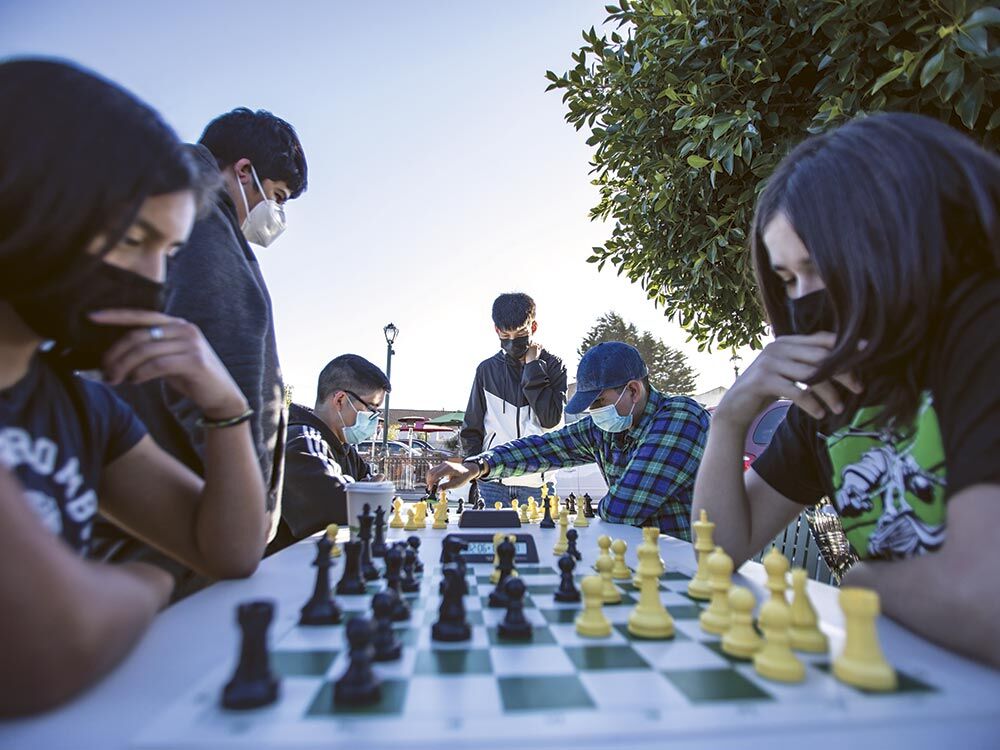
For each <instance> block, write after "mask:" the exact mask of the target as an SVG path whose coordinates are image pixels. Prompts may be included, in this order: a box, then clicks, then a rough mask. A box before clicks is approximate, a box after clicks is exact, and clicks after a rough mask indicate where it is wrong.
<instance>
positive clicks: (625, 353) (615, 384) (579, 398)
mask: <svg viewBox="0 0 1000 750" xmlns="http://www.w3.org/2000/svg"><path fill="white" fill-rule="evenodd" d="M648 374H649V369H648V368H647V367H646V363H645V362H643V361H642V355H640V354H639V351H638V350H637V349H636V348H635V347H634V346H629V345H628V344H625V343H623V342H621V341H605V342H604V343H602V344H598V345H597V346H594V347H591V348H590V349H588V350H587V352H586V353H585V354H584V355H583V358H582V359H581V360H580V366H579V367H577V368H576V393H575V394H573V398H571V399H570V400H569V403H568V404H566V411H567V412H569V413H570V414H582V413H583V412H585V411H586V410H587V409H588V408H589V407H590V405H591V404H592V403H594V401H596V400H597V397H598V396H600V395H601V391H603V390H605V389H607V388H619V387H621V386H623V385H625V384H626V383H628V382H629V381H630V380H641V379H642V378H644V377H646V376H647V375H648Z"/></svg>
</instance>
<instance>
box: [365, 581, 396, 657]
mask: <svg viewBox="0 0 1000 750" xmlns="http://www.w3.org/2000/svg"><path fill="white" fill-rule="evenodd" d="M395 600H396V594H395V592H393V591H391V590H390V591H380V592H378V593H377V594H375V596H373V597H372V615H373V616H374V618H375V635H374V636H373V637H372V646H373V648H374V650H375V654H374V657H373V658H374V659H375V661H395V660H396V659H398V658H399V657H400V655H401V654H402V653H403V646H402V644H401V643H400V642H399V636H397V635H396V631H395V629H394V628H393V627H392V609H393V607H394V606H395V604H396V601H395Z"/></svg>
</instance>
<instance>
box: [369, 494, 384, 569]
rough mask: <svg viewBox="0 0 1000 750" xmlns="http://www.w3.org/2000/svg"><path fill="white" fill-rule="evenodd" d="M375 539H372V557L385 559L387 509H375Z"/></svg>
mask: <svg viewBox="0 0 1000 750" xmlns="http://www.w3.org/2000/svg"><path fill="white" fill-rule="evenodd" d="M374 529H375V537H374V538H373V539H372V545H371V551H372V557H385V549H386V548H385V508H383V507H382V506H381V505H380V506H378V507H377V508H376V509H375V525H374Z"/></svg>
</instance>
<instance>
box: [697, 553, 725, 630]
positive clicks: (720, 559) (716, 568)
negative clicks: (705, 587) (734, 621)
mask: <svg viewBox="0 0 1000 750" xmlns="http://www.w3.org/2000/svg"><path fill="white" fill-rule="evenodd" d="M706 565H707V566H708V574H709V582H710V583H711V585H712V600H711V601H710V602H709V604H708V609H706V610H705V611H704V612H702V613H701V616H700V617H699V618H698V620H699V622H700V623H701V629H702V630H704V631H705V632H706V633H714V634H715V635H722V634H723V633H725V632H726V631H727V630H728V629H729V586H730V585H731V582H732V575H733V560H732V558H731V557H730V556H729V555H727V554H726V553H725V551H724V550H723V549H722V547H716V548H715V552H713V553H712V554H711V555H709V556H708V562H707V563H706Z"/></svg>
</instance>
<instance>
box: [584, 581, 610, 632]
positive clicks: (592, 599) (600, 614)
mask: <svg viewBox="0 0 1000 750" xmlns="http://www.w3.org/2000/svg"><path fill="white" fill-rule="evenodd" d="M580 588H582V589H583V611H582V612H580V614H579V615H577V618H576V622H575V625H576V632H577V635H582V636H584V637H585V638H607V637H608V636H609V635H611V623H610V622H608V618H607V617H605V616H604V611H603V610H602V609H601V598H602V591H603V590H604V583H603V581H601V579H600V577H599V576H587V577H586V578H584V579H583V583H582V584H580Z"/></svg>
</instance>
